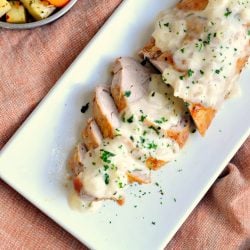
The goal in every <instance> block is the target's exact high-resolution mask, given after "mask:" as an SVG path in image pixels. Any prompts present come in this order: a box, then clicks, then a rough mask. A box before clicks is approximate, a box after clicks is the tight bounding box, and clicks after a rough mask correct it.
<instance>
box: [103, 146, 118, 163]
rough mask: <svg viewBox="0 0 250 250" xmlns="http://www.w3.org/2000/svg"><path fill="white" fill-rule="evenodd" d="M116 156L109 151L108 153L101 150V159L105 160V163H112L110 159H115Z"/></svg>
mask: <svg viewBox="0 0 250 250" xmlns="http://www.w3.org/2000/svg"><path fill="white" fill-rule="evenodd" d="M114 156H115V154H113V153H111V152H109V151H106V150H104V149H101V159H102V160H103V162H105V163H111V161H110V159H109V158H110V157H114Z"/></svg>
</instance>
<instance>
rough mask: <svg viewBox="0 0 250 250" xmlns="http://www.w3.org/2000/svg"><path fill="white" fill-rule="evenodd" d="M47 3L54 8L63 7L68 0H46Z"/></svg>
mask: <svg viewBox="0 0 250 250" xmlns="http://www.w3.org/2000/svg"><path fill="white" fill-rule="evenodd" d="M48 2H49V3H51V4H52V5H54V6H56V7H63V6H64V5H66V4H67V3H68V2H69V0H48Z"/></svg>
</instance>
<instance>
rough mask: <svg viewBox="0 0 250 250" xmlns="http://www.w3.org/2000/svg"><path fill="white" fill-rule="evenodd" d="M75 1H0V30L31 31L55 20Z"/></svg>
mask: <svg viewBox="0 0 250 250" xmlns="http://www.w3.org/2000/svg"><path fill="white" fill-rule="evenodd" d="M76 1H77V0H0V28H7V29H32V28H36V27H39V26H42V25H45V24H48V23H51V22H53V21H55V20H57V19H58V18H59V17H61V16H63V15H64V14H65V13H66V12H68V11H69V10H70V9H71V8H72V7H73V5H74V4H75V3H76Z"/></svg>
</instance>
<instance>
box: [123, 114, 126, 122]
mask: <svg viewBox="0 0 250 250" xmlns="http://www.w3.org/2000/svg"><path fill="white" fill-rule="evenodd" d="M125 116H126V113H125V112H124V113H123V114H122V121H123V122H126V118H125Z"/></svg>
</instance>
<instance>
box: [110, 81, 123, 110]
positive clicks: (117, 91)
mask: <svg viewBox="0 0 250 250" xmlns="http://www.w3.org/2000/svg"><path fill="white" fill-rule="evenodd" d="M112 97H113V98H114V100H115V103H116V106H117V109H118V111H119V112H121V111H122V110H123V109H125V108H126V107H127V102H126V97H125V96H124V93H123V92H122V90H121V88H120V86H119V85H118V84H117V85H116V86H115V87H113V88H112Z"/></svg>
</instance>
